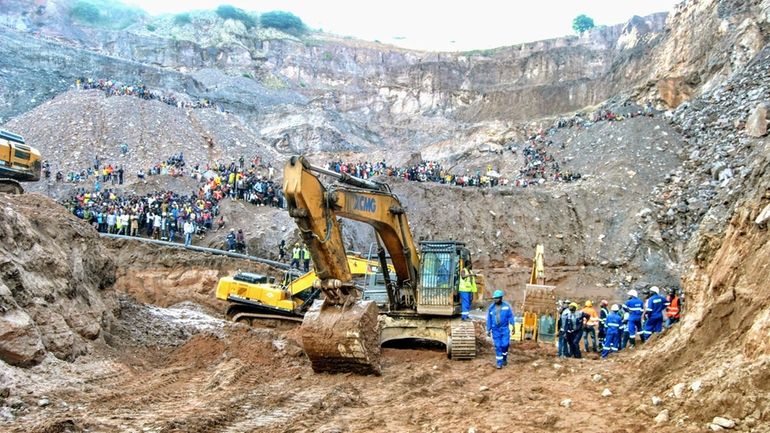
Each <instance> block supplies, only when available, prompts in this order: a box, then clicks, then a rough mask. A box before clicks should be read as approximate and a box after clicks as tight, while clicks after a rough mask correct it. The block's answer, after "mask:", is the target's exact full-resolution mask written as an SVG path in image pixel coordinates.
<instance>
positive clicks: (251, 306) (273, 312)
mask: <svg viewBox="0 0 770 433" xmlns="http://www.w3.org/2000/svg"><path fill="white" fill-rule="evenodd" d="M244 301H246V300H241V301H240V302H241V303H239V304H236V305H232V306H230V308H228V309H227V313H226V316H227V318H228V320H230V321H232V322H236V323H243V324H246V325H249V326H253V325H255V324H257V323H259V321H261V320H276V321H280V322H286V323H296V324H299V323H301V322H302V316H301V315H299V314H296V313H294V312H292V311H284V310H281V309H279V308H273V307H270V306H267V305H262V304H259V303H258V302H249V303H248V304H247V303H244Z"/></svg>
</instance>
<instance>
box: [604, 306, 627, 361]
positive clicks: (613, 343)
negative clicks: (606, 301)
mask: <svg viewBox="0 0 770 433" xmlns="http://www.w3.org/2000/svg"><path fill="white" fill-rule="evenodd" d="M611 311H612V312H611V313H610V314H609V315H608V316H607V320H606V321H605V330H604V332H605V337H604V345H603V346H602V358H606V357H607V355H609V354H610V353H613V352H617V351H618V349H619V347H620V336H621V331H620V327H621V326H622V324H623V318H622V317H621V316H620V314H618V311H620V305H618V304H614V305H613V306H612V308H611Z"/></svg>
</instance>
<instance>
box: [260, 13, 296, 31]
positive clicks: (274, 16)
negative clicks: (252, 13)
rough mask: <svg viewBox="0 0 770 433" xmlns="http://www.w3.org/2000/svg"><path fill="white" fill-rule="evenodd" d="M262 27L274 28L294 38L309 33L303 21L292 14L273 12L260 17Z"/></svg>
mask: <svg viewBox="0 0 770 433" xmlns="http://www.w3.org/2000/svg"><path fill="white" fill-rule="evenodd" d="M259 22H260V24H262V27H272V28H274V29H278V30H280V31H282V32H285V33H288V34H290V35H294V36H300V35H302V34H303V33H305V32H306V31H307V26H305V23H303V22H302V20H301V19H300V18H299V17H298V16H296V15H294V14H293V13H291V12H284V11H272V12H266V13H264V14H262V15H260V17H259Z"/></svg>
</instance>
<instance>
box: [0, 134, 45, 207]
mask: <svg viewBox="0 0 770 433" xmlns="http://www.w3.org/2000/svg"><path fill="white" fill-rule="evenodd" d="M41 167H42V164H41V162H40V152H38V151H37V149H35V148H33V147H30V146H28V145H27V144H26V143H24V138H22V137H21V135H18V134H14V133H12V132H8V131H5V130H2V129H0V192H5V193H9V194H21V193H23V192H24V188H22V186H21V183H19V182H35V181H38V180H40V172H41Z"/></svg>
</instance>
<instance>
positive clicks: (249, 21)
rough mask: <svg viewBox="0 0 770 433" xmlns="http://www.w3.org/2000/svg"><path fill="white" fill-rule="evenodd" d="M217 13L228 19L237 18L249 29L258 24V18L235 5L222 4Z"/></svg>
mask: <svg viewBox="0 0 770 433" xmlns="http://www.w3.org/2000/svg"><path fill="white" fill-rule="evenodd" d="M217 15H219V16H220V17H222V18H223V19H226V20H237V21H240V22H242V23H243V25H244V26H246V28H247V29H251V28H253V27H256V26H257V20H255V19H254V17H252V16H251V15H249V14H248V13H246V11H245V10H243V9H239V8H237V7H235V6H230V5H221V6H219V7H217Z"/></svg>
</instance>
